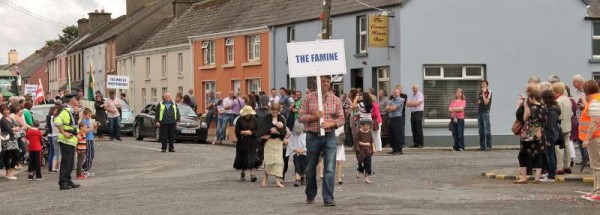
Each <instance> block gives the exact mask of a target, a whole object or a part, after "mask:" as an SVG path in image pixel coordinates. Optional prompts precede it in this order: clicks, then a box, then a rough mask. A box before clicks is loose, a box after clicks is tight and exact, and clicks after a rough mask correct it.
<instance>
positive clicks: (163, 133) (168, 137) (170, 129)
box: [160, 124, 176, 151]
mask: <svg viewBox="0 0 600 215" xmlns="http://www.w3.org/2000/svg"><path fill="white" fill-rule="evenodd" d="M175 129H176V128H175V124H164V125H163V124H161V125H160V143H162V147H161V149H162V150H167V142H168V143H169V151H172V150H175V147H174V146H173V141H175Z"/></svg>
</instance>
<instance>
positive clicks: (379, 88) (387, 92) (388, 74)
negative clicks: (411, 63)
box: [375, 66, 392, 95]
mask: <svg viewBox="0 0 600 215" xmlns="http://www.w3.org/2000/svg"><path fill="white" fill-rule="evenodd" d="M380 71H387V77H380V75H379V72H380ZM375 75H376V76H375V77H376V78H377V80H376V84H377V85H376V86H377V92H376V93H379V91H380V90H382V89H381V86H380V85H379V83H380V82H387V85H388V88H387V89H383V90H384V91H385V93H386V94H387V95H390V90H391V88H392V86H391V84H390V76H391V72H390V67H389V66H382V67H377V68H375Z"/></svg>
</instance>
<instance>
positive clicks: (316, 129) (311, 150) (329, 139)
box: [298, 75, 344, 206]
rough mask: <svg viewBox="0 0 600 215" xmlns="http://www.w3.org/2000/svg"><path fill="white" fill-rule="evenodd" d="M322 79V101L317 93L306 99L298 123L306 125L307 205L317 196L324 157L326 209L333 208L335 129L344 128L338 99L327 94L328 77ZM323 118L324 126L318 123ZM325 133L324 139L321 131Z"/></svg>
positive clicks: (323, 190) (331, 93)
mask: <svg viewBox="0 0 600 215" xmlns="http://www.w3.org/2000/svg"><path fill="white" fill-rule="evenodd" d="M320 79H321V93H322V95H323V99H321V100H319V99H320V98H319V95H318V94H319V93H318V92H313V93H311V94H309V95H307V98H306V100H305V102H302V106H301V107H300V114H299V116H300V117H299V118H298V120H299V121H300V122H301V123H304V124H305V127H304V131H305V132H306V144H307V145H306V148H307V156H308V158H307V162H306V191H305V193H306V202H307V203H308V204H312V203H314V200H315V196H316V195H317V177H316V167H317V163H319V156H320V155H321V154H322V155H323V166H324V170H323V175H324V179H323V189H322V191H321V192H322V195H323V201H324V203H325V206H335V201H334V197H333V190H334V188H335V156H336V137H335V133H334V131H335V129H337V128H338V127H341V126H343V125H344V111H343V108H342V103H341V102H340V99H339V98H338V97H336V96H335V95H334V94H333V92H331V91H330V85H331V83H330V81H331V77H330V76H328V75H324V76H321V77H320ZM321 101H322V102H323V103H322V104H323V111H319V103H320V102H321ZM321 118H323V122H322V123H319V122H320V119H321ZM321 129H324V130H325V133H324V135H321V133H320V130H321Z"/></svg>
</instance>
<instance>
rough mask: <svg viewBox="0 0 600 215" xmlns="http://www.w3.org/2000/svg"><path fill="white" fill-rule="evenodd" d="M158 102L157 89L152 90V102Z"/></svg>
mask: <svg viewBox="0 0 600 215" xmlns="http://www.w3.org/2000/svg"><path fill="white" fill-rule="evenodd" d="M157 101H158V100H156V88H152V102H153V103H156V102H157Z"/></svg>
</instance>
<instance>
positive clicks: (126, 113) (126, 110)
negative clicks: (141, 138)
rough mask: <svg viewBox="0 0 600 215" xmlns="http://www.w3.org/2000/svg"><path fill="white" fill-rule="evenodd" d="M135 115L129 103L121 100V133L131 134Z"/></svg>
mask: <svg viewBox="0 0 600 215" xmlns="http://www.w3.org/2000/svg"><path fill="white" fill-rule="evenodd" d="M134 121H135V116H133V111H132V110H131V108H130V107H129V105H128V104H127V103H125V102H121V133H122V134H126V135H132V134H133V122H134Z"/></svg>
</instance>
